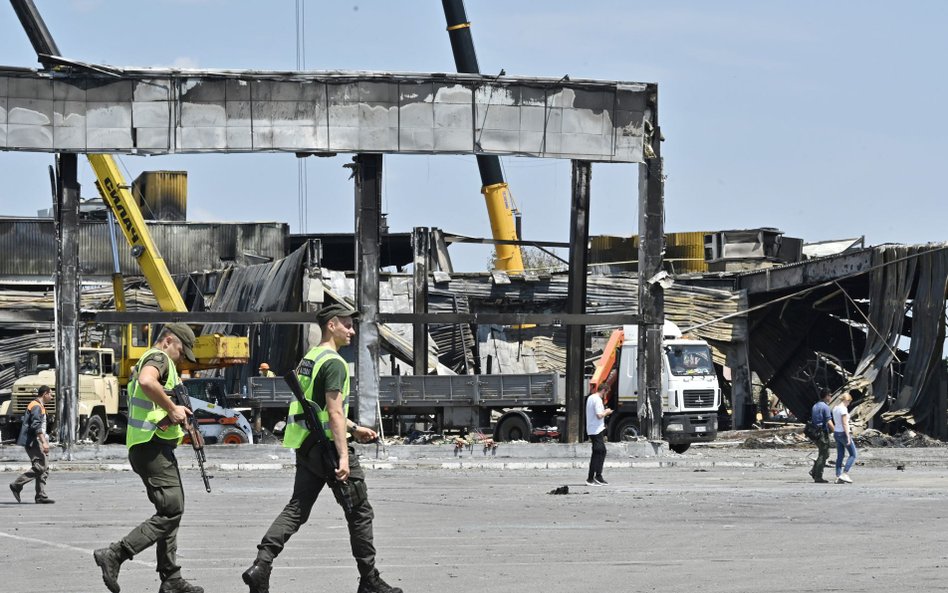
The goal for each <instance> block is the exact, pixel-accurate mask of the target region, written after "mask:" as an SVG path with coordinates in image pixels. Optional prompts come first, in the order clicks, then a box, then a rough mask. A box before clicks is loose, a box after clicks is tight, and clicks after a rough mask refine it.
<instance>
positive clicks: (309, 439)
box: [297, 432, 319, 457]
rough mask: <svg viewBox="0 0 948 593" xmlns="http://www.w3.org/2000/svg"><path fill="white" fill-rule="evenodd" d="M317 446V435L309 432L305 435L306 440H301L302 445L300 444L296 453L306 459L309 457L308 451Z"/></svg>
mask: <svg viewBox="0 0 948 593" xmlns="http://www.w3.org/2000/svg"><path fill="white" fill-rule="evenodd" d="M317 444H319V435H317V434H316V433H315V432H311V433H309V434H308V435H306V438H305V439H303V442H302V443H300V448H299V449H297V451H298V452H299V454H300V455H302V456H303V457H306V456H307V455H309V451H310V449H312V448H313V447H315V446H316V445H317Z"/></svg>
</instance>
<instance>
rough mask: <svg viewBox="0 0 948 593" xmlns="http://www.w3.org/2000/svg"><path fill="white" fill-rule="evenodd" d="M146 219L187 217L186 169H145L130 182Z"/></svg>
mask: <svg viewBox="0 0 948 593" xmlns="http://www.w3.org/2000/svg"><path fill="white" fill-rule="evenodd" d="M132 195H134V196H136V197H137V198H138V203H139V205H140V206H141V208H142V215H143V216H144V217H145V219H146V220H166V221H174V222H183V221H185V220H187V219H188V173H187V171H145V172H144V173H142V174H141V175H139V176H138V177H137V178H136V179H135V181H134V182H133V183H132Z"/></svg>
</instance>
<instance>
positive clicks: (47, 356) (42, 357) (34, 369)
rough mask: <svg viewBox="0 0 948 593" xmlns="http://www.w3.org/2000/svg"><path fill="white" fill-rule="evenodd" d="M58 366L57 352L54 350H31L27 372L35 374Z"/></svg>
mask: <svg viewBox="0 0 948 593" xmlns="http://www.w3.org/2000/svg"><path fill="white" fill-rule="evenodd" d="M54 368H56V354H55V353H54V352H53V351H52V350H49V351H43V352H30V357H29V361H28V362H27V373H29V374H30V375H35V374H36V373H38V372H40V371H46V370H49V369H54Z"/></svg>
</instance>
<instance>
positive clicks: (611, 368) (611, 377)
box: [589, 329, 625, 393]
mask: <svg viewBox="0 0 948 593" xmlns="http://www.w3.org/2000/svg"><path fill="white" fill-rule="evenodd" d="M624 340H625V331H624V330H622V329H617V330H615V331H613V332H612V335H611V336H609V341H608V342H607V343H606V347H605V349H604V350H603V351H602V356H601V357H600V358H599V360H598V361H597V362H596V370H595V372H593V376H592V378H591V379H590V380H589V393H595V392H596V391H599V390H600V388H602V387H605V390H604V391H605V392H606V393H608V392H609V391H611V390H612V387H613V385H615V382H616V377H617V376H618V374H619V370H618V368H617V366H616V363H617V362H618V360H619V348H621V347H622V342H623V341H624Z"/></svg>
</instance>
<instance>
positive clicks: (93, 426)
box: [84, 415, 109, 445]
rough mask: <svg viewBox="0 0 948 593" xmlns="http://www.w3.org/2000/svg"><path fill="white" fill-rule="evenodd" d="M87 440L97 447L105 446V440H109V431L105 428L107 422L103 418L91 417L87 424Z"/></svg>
mask: <svg viewBox="0 0 948 593" xmlns="http://www.w3.org/2000/svg"><path fill="white" fill-rule="evenodd" d="M84 438H85V439H86V440H89V441H92V442H93V443H95V444H96V445H104V444H105V440H106V439H107V438H109V431H108V430H107V429H106V428H105V421H104V420H102V416H98V415H93V416H89V420H88V421H87V422H86V434H85V437H84Z"/></svg>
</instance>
